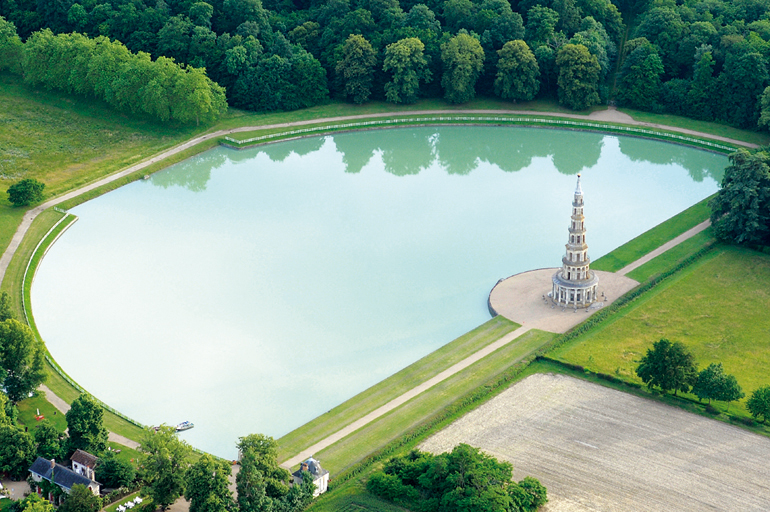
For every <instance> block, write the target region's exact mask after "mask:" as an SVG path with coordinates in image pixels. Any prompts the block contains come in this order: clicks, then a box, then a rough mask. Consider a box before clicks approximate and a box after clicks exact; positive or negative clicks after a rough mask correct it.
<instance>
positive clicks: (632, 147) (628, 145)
mask: <svg viewBox="0 0 770 512" xmlns="http://www.w3.org/2000/svg"><path fill="white" fill-rule="evenodd" d="M619 140H620V152H621V153H623V154H624V155H626V156H627V157H628V158H630V159H631V160H632V161H634V162H651V163H654V164H660V165H665V164H671V163H673V164H678V165H680V166H682V167H684V168H685V169H687V172H688V173H689V174H690V177H691V178H692V179H693V180H694V181H697V182H701V181H703V180H704V178H706V177H710V178H712V179H714V180H715V181H716V182H717V183H721V182H722V177H723V176H724V173H725V165H726V164H727V162H726V161H725V160H724V159H723V158H721V157H720V155H716V154H714V153H710V152H708V151H693V148H691V147H688V146H682V145H680V144H670V143H664V142H660V143H655V146H654V151H651V150H650V144H651V142H650V141H649V140H645V139H639V138H635V137H622V138H620V139H619Z"/></svg>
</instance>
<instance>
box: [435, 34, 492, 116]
mask: <svg viewBox="0 0 770 512" xmlns="http://www.w3.org/2000/svg"><path fill="white" fill-rule="evenodd" d="M441 60H442V62H443V63H444V74H443V75H442V77H441V86H442V87H443V88H444V98H446V100H447V101H449V103H465V102H467V101H470V100H472V99H473V98H474V97H475V96H476V81H477V80H478V79H479V75H480V74H481V70H482V69H483V67H484V49H483V48H482V47H481V43H479V41H478V39H476V38H474V37H471V36H470V35H468V34H466V33H461V34H457V35H456V36H455V37H453V38H452V39H450V40H449V41H447V42H446V43H444V44H443V45H441Z"/></svg>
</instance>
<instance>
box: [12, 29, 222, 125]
mask: <svg viewBox="0 0 770 512" xmlns="http://www.w3.org/2000/svg"><path fill="white" fill-rule="evenodd" d="M14 31H15V27H13V25H12V24H11V23H9V22H7V21H5V20H4V19H2V18H0V38H2V39H3V40H0V48H6V51H8V52H9V53H8V55H6V58H5V59H4V63H2V65H0V69H1V68H2V67H7V68H8V69H10V70H11V71H14V72H17V73H21V74H23V75H24V80H25V81H26V82H27V83H29V84H32V85H42V86H44V87H45V88H47V89H57V90H60V91H65V92H68V93H77V94H80V95H83V96H86V97H92V98H98V99H100V100H103V101H105V102H107V103H108V104H110V105H112V106H113V107H115V108H117V109H120V110H124V111H129V112H132V113H140V114H143V115H146V116H149V117H152V118H155V119H157V120H160V121H168V120H171V119H173V120H176V121H179V122H182V123H192V122H195V123H199V122H200V121H212V120H214V119H217V118H218V117H219V116H220V115H222V114H223V113H224V112H225V111H226V109H227V101H226V98H225V92H224V89H223V88H222V87H220V86H219V85H218V84H216V83H214V82H212V81H211V80H210V79H209V78H208V76H206V72H205V70H204V69H201V68H196V67H193V66H189V65H188V66H181V65H178V64H176V63H175V62H174V60H173V59H171V58H167V57H159V58H158V59H156V60H152V59H151V58H150V55H149V54H147V53H144V52H139V53H137V54H134V53H132V52H130V51H129V50H128V49H127V48H126V47H125V46H124V45H123V44H121V43H119V42H117V41H110V40H109V39H108V38H106V37H97V38H95V39H90V38H88V37H86V36H83V35H81V34H77V33H72V34H59V35H54V34H53V33H52V32H51V31H50V30H48V29H45V30H41V31H39V32H35V33H33V34H32V35H31V36H30V37H29V38H28V39H27V40H26V42H24V43H23V44H22V43H21V41H20V40H19V38H18V36H16V34H15V32H14Z"/></svg>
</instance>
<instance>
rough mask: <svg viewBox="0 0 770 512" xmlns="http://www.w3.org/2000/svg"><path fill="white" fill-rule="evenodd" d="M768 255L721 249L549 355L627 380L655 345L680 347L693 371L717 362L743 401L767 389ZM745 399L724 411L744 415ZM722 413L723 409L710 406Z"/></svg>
mask: <svg viewBox="0 0 770 512" xmlns="http://www.w3.org/2000/svg"><path fill="white" fill-rule="evenodd" d="M768 310H770V256H768V255H766V254H761V253H758V252H755V251H751V250H748V249H743V248H738V247H732V246H720V247H718V248H716V249H714V250H713V251H712V252H710V253H709V254H707V255H706V256H704V257H703V258H702V259H700V260H698V261H696V262H695V263H693V264H692V265H691V266H689V267H687V268H685V269H684V270H682V272H680V273H679V274H677V275H675V276H673V277H672V278H670V279H668V280H666V281H664V282H663V283H661V284H660V285H659V286H658V287H656V288H654V289H652V290H651V291H650V292H648V293H646V294H644V295H643V296H642V297H640V298H639V299H638V300H636V301H634V302H632V303H631V304H629V305H628V306H627V308H625V309H624V310H623V311H622V312H621V313H620V314H618V315H615V316H614V318H612V319H611V320H609V321H608V322H606V323H603V324H601V325H600V326H598V327H597V328H596V329H593V330H591V331H590V332H588V333H587V334H585V335H583V336H580V337H578V338H576V339H575V340H574V341H572V342H570V343H567V344H565V345H564V346H562V347H559V348H557V349H555V350H554V351H553V352H551V353H550V354H548V355H549V356H551V357H554V358H557V359H559V360H563V361H567V362H570V363H574V364H579V365H581V366H584V367H586V368H588V369H590V370H593V371H597V372H602V373H607V374H611V375H616V376H618V377H621V378H623V379H626V380H629V381H632V382H641V380H640V379H639V378H638V377H637V376H636V371H635V370H636V367H637V366H638V361H639V360H640V359H641V357H642V356H643V355H644V354H645V353H646V351H647V349H648V348H650V347H651V346H652V344H653V343H654V342H655V341H657V340H659V339H661V338H668V339H669V340H672V341H681V342H682V343H683V344H684V345H685V346H686V347H687V348H688V349H690V350H691V351H692V353H693V355H694V356H695V360H696V361H697V363H698V365H699V368H701V369H702V368H705V367H706V366H708V365H709V364H711V363H720V362H721V363H723V365H724V369H725V371H726V372H727V373H730V374H733V375H735V377H736V379H737V380H738V383H739V384H740V385H741V386H742V388H743V390H744V392H745V393H746V394H747V396H748V395H749V394H750V393H751V392H752V391H753V390H754V389H756V388H758V387H760V386H762V385H767V384H770V336H768V332H770V315H768V314H767V312H768ZM744 403H745V399H744V400H742V401H741V402H738V403H737V404H732V405H731V407H730V411H731V412H732V413H739V414H742V415H746V414H747V412H746V409H745V405H744ZM715 405H716V406H717V407H719V408H720V409H721V410H723V411H724V410H726V409H727V405H726V404H722V403H715Z"/></svg>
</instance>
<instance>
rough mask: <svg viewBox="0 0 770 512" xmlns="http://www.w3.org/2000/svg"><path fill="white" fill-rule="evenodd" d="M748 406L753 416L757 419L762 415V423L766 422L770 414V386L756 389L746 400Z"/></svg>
mask: <svg viewBox="0 0 770 512" xmlns="http://www.w3.org/2000/svg"><path fill="white" fill-rule="evenodd" d="M746 408H747V409H748V410H749V412H750V413H751V415H752V416H754V417H755V418H757V419H759V417H760V416H762V423H764V422H766V421H767V417H768V416H770V386H762V387H761V388H758V389H755V390H754V392H753V393H751V396H750V397H749V399H748V400H746Z"/></svg>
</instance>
